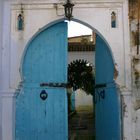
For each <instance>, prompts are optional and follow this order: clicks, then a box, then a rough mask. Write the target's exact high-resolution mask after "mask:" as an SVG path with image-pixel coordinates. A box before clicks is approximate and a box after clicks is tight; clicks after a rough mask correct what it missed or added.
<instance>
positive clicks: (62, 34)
mask: <svg viewBox="0 0 140 140" xmlns="http://www.w3.org/2000/svg"><path fill="white" fill-rule="evenodd" d="M21 69H22V78H23V82H22V84H21V88H20V90H19V91H18V92H17V97H16V134H15V137H16V140H67V139H68V124H67V93H66V89H65V87H64V86H60V85H62V83H63V84H64V83H67V23H66V22H60V23H57V24H54V25H51V26H50V27H48V28H45V29H43V30H42V31H40V32H39V33H37V34H36V35H35V36H34V37H33V39H32V40H31V41H30V42H29V43H28V45H27V49H26V50H25V53H24V57H23V62H22V68H21ZM58 85H59V86H58Z"/></svg>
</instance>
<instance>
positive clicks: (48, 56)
mask: <svg viewBox="0 0 140 140" xmlns="http://www.w3.org/2000/svg"><path fill="white" fill-rule="evenodd" d="M74 21H77V22H80V23H82V24H85V25H86V26H88V27H90V28H91V29H93V28H92V27H91V26H89V25H88V24H86V23H84V22H81V21H79V20H74ZM95 31H96V30H95ZM96 33H97V34H98V32H97V31H96ZM98 46H99V47H98ZM102 46H103V47H102ZM97 48H99V49H97V50H96V63H97V65H96V84H97V90H96V91H97V92H96V94H95V100H96V99H101V98H103V97H105V99H104V100H103V101H105V100H106V103H104V102H102V101H101V100H100V101H99V100H96V139H97V140H102V139H105V140H108V139H114V140H119V139H120V120H119V118H120V113H119V104H118V97H117V92H116V89H115V84H114V83H113V74H114V63H113V58H112V56H111V55H110V54H111V51H110V50H109V46H108V44H107V43H106V42H105V41H104V40H103V38H101V37H100V36H99V35H97ZM108 54H109V55H108ZM101 56H105V57H104V59H103V58H101ZM102 60H104V61H102ZM105 67H106V69H104V68H105ZM21 69H22V79H23V83H22V87H21V89H20V91H18V93H17V94H18V96H17V99H16V134H15V136H16V140H18V139H20V140H44V139H47V140H66V139H68V130H67V128H68V126H67V95H66V89H65V86H66V83H67V23H66V22H64V19H62V20H59V21H56V22H54V23H51V24H49V25H48V26H46V27H45V28H42V30H40V31H39V32H38V33H37V34H36V35H34V36H33V38H32V39H31V41H29V43H28V44H27V47H26V50H25V53H24V55H23V61H22V68H21ZM103 69H104V72H103ZM110 70H111V72H109V74H108V76H109V80H108V76H105V75H106V73H107V72H108V71H110ZM102 72H103V74H102ZM104 79H105V80H104ZM108 83H111V84H112V86H108ZM107 92H108V93H109V94H108V96H107V95H106V94H107ZM110 103H112V105H113V106H114V107H113V110H114V111H113V113H112V112H109V111H107V110H108V108H110V107H109V106H110ZM111 107H112V106H111ZM109 110H111V111H112V109H111V108H110V109H109ZM116 111H117V113H115V112H116ZM101 114H102V115H101ZM114 115H115V116H114ZM110 120H111V121H110ZM108 125H109V126H110V128H108V131H106V130H107V128H106V127H107V126H108Z"/></svg>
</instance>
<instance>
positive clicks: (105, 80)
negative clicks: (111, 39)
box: [95, 35, 121, 140]
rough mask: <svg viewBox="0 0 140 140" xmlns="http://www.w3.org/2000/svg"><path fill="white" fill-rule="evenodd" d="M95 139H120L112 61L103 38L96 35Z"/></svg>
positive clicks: (118, 107) (117, 99) (118, 108)
mask: <svg viewBox="0 0 140 140" xmlns="http://www.w3.org/2000/svg"><path fill="white" fill-rule="evenodd" d="M95 66H96V80H95V83H96V92H95V102H96V104H95V106H96V107H95V108H96V122H95V124H96V140H120V139H121V131H120V130H121V129H120V126H121V125H120V105H119V95H118V94H117V91H116V84H115V82H114V80H113V78H114V63H113V58H112V55H111V52H110V50H109V48H108V46H107V44H106V43H105V42H104V40H103V39H102V38H101V37H100V36H99V35H97V37H96V55H95Z"/></svg>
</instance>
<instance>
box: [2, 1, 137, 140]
mask: <svg viewBox="0 0 140 140" xmlns="http://www.w3.org/2000/svg"><path fill="white" fill-rule="evenodd" d="M64 2H65V1H64V0H40V1H38V0H1V1H0V139H1V140H15V100H16V98H15V91H16V89H17V88H18V85H19V82H20V81H21V76H20V72H19V70H20V64H21V61H22V55H23V51H24V49H25V47H26V45H27V42H28V41H29V40H30V39H31V38H32V37H33V35H34V34H35V33H36V32H37V31H39V30H40V29H41V28H42V27H44V26H45V25H47V24H49V23H52V22H56V21H57V20H64V15H63V13H64V11H63V6H62V5H63V4H64ZM73 2H74V4H75V6H74V10H73V20H74V21H76V22H80V23H82V24H84V25H86V26H88V27H89V28H91V29H95V31H97V32H98V33H100V35H101V36H102V37H103V38H104V39H105V40H106V42H107V43H108V44H109V46H110V49H111V51H112V54H113V56H114V62H115V63H116V64H117V70H118V72H119V75H118V77H117V80H116V82H117V84H118V94H119V96H120V97H121V99H120V100H121V107H120V110H122V120H121V124H122V130H121V131H122V133H121V134H122V139H124V140H136V139H137V140H139V139H140V127H139V122H140V111H139V100H138V99H139V96H138V94H139V87H136V86H135V82H134V77H133V65H132V59H133V57H136V58H137V59H136V60H137V63H136V65H135V66H136V68H137V71H138V79H139V76H140V74H139V68H140V67H139V63H140V62H139V59H140V56H139V55H135V54H136V53H135V49H131V43H130V27H129V17H128V15H129V9H128V6H129V5H128V4H129V3H128V0H73ZM21 7H22V8H23V9H21ZM21 10H23V12H24V13H23V14H24V30H23V31H19V30H18V29H17V17H18V15H19V13H21ZM112 12H115V14H116V26H115V28H114V27H112V26H111V16H112ZM137 81H138V80H137ZM138 82H139V81H138ZM137 85H138V84H137ZM136 95H137V96H136ZM136 99H137V101H136Z"/></svg>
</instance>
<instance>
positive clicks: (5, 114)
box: [1, 92, 15, 140]
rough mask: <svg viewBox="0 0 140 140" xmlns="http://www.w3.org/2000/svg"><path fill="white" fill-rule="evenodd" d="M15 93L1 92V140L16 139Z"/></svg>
mask: <svg viewBox="0 0 140 140" xmlns="http://www.w3.org/2000/svg"><path fill="white" fill-rule="evenodd" d="M14 101H15V100H14V93H11V92H9V93H3V94H1V102H2V118H1V119H2V138H1V140H14V132H15V131H14V130H15V116H14V113H13V112H15V109H14V107H15V105H14Z"/></svg>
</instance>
